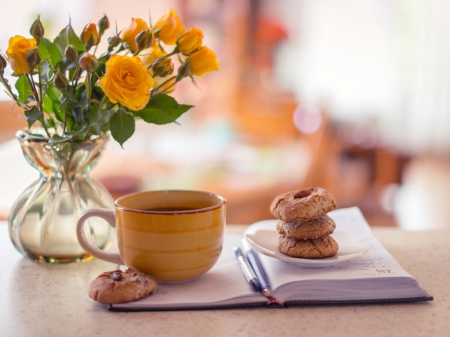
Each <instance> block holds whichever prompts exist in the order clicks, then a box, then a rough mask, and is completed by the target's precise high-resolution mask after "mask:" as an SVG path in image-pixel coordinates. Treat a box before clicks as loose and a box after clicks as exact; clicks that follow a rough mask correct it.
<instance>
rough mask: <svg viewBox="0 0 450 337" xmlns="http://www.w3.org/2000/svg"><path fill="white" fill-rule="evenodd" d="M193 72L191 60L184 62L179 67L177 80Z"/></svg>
mask: <svg viewBox="0 0 450 337" xmlns="http://www.w3.org/2000/svg"><path fill="white" fill-rule="evenodd" d="M190 74H191V71H190V67H189V62H186V63H183V64H182V65H181V66H180V67H179V68H178V74H177V82H179V81H181V80H182V79H183V78H184V77H187V76H189V75H190Z"/></svg>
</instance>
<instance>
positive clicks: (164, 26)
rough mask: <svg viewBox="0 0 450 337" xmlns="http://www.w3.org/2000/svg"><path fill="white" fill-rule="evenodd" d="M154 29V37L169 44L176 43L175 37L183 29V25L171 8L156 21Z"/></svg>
mask: <svg viewBox="0 0 450 337" xmlns="http://www.w3.org/2000/svg"><path fill="white" fill-rule="evenodd" d="M154 30H155V34H156V37H157V38H158V39H160V40H161V41H162V42H164V43H165V44H167V45H169V46H170V45H174V44H176V41H177V37H178V35H180V33H181V32H182V31H183V30H184V26H183V24H182V23H181V20H180V18H179V17H178V15H177V13H176V12H175V11H174V10H173V9H171V10H169V13H168V14H164V15H163V16H162V17H160V18H159V20H158V21H156V23H155V26H154Z"/></svg>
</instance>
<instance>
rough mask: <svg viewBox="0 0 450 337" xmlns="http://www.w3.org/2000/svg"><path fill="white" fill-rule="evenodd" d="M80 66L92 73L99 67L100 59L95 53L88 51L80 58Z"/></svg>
mask: <svg viewBox="0 0 450 337" xmlns="http://www.w3.org/2000/svg"><path fill="white" fill-rule="evenodd" d="M80 66H81V68H83V69H84V70H86V71H87V72H89V73H92V72H94V71H95V70H96V69H97V67H98V60H97V58H96V57H95V56H94V55H91V54H88V53H86V54H84V55H83V56H81V58H80Z"/></svg>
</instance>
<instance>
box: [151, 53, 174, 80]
mask: <svg viewBox="0 0 450 337" xmlns="http://www.w3.org/2000/svg"><path fill="white" fill-rule="evenodd" d="M152 70H153V76H160V77H165V76H167V75H170V74H171V73H172V72H173V64H172V60H171V59H170V58H169V57H160V58H159V59H157V60H156V61H155V62H153V65H152Z"/></svg>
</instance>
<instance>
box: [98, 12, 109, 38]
mask: <svg viewBox="0 0 450 337" xmlns="http://www.w3.org/2000/svg"><path fill="white" fill-rule="evenodd" d="M108 28H109V20H108V17H107V16H106V15H103V17H102V18H101V19H100V20H99V21H98V30H99V33H100V35H103V33H104V32H105V30H107V29H108Z"/></svg>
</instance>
